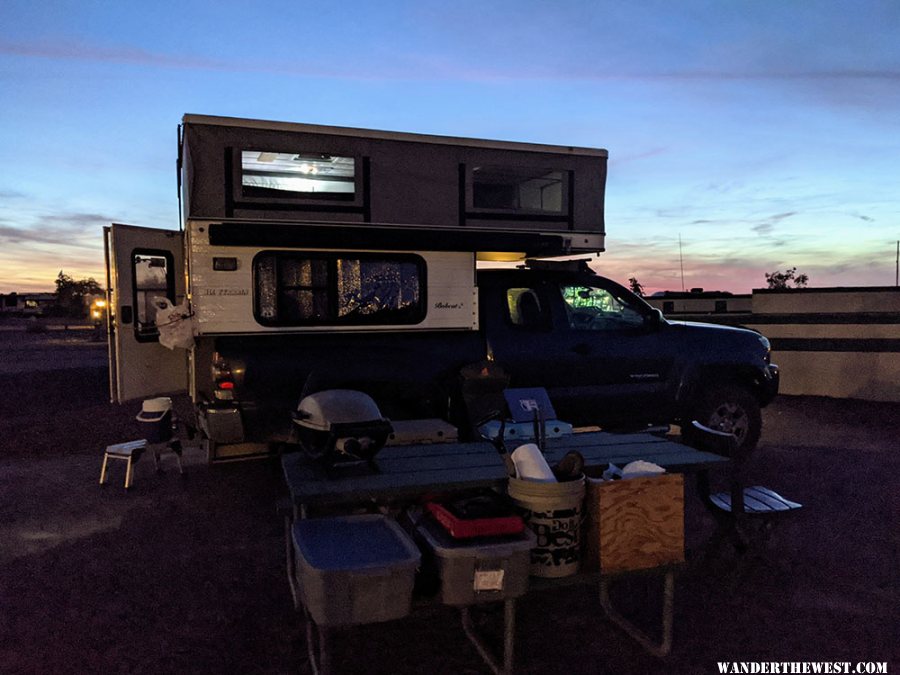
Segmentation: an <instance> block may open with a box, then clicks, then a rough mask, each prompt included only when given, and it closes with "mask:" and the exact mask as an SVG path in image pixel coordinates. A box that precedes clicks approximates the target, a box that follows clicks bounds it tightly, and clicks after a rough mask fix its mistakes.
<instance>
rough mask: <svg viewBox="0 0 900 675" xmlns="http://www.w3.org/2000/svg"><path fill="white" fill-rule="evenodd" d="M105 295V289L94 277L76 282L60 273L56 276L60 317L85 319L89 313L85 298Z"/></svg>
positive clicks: (57, 309) (57, 303) (57, 305)
mask: <svg viewBox="0 0 900 675" xmlns="http://www.w3.org/2000/svg"><path fill="white" fill-rule="evenodd" d="M100 293H103V288H102V287H101V286H100V284H98V283H97V282H96V281H95V280H94V279H93V278H92V277H91V278H88V279H79V280H77V281H76V280H75V279H73V278H72V277H70V276H69V275H68V274H66V273H65V272H63V271H62V270H60V271H59V274H58V275H57V276H56V308H55V309H56V312H57V313H58V314H59V315H60V316H70V317H83V316H85V313H86V312H87V307H86V305H85V302H84V297H85V296H87V295H98V294H100Z"/></svg>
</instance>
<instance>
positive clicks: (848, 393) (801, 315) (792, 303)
mask: <svg viewBox="0 0 900 675" xmlns="http://www.w3.org/2000/svg"><path fill="white" fill-rule="evenodd" d="M746 325H747V327H749V328H753V329H755V330H758V331H760V332H761V333H762V334H763V335H765V336H766V337H768V338H769V339H770V340H771V341H772V360H773V362H775V363H777V364H778V365H779V366H781V369H782V376H781V377H782V379H781V392H782V393H785V394H802V395H814V396H831V397H835V398H859V399H864V400H870V401H900V289H897V288H893V287H877V288H820V289H817V288H811V289H799V290H791V291H780V292H779V291H769V290H756V291H754V292H753V314H752V320H748V321H747V322H746Z"/></svg>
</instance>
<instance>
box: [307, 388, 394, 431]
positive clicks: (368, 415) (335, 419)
mask: <svg viewBox="0 0 900 675" xmlns="http://www.w3.org/2000/svg"><path fill="white" fill-rule="evenodd" d="M297 410H298V412H299V413H300V417H301V419H300V420H298V421H297V423H298V424H301V425H303V426H305V427H309V428H311V429H318V430H321V431H330V430H331V425H333V424H355V423H359V422H374V421H377V420H380V419H381V411H380V410H378V406H377V405H376V404H375V401H373V400H372V398H371V397H370V396H369V395H368V394H364V393H363V392H361V391H353V390H352V389H327V390H325V391H319V392H316V393H315V394H310V395H309V396H305V397H304V398H303V399H302V400H301V401H300V405H299V406H298V408H297Z"/></svg>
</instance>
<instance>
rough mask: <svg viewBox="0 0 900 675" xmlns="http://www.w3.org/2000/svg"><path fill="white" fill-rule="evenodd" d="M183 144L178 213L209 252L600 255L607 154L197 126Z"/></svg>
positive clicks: (190, 118) (201, 120)
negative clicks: (196, 224)
mask: <svg viewBox="0 0 900 675" xmlns="http://www.w3.org/2000/svg"><path fill="white" fill-rule="evenodd" d="M182 134H183V137H182V144H181V155H180V162H181V165H182V169H183V177H184V181H183V188H182V196H183V199H184V214H185V217H186V220H192V219H193V220H198V219H201V220H206V221H216V222H215V223H213V224H211V225H210V227H209V243H210V244H211V245H214V246H215V245H222V246H235V245H238V246H241V245H243V246H247V245H253V246H269V247H271V246H283V247H293V246H297V245H298V244H299V245H302V246H304V247H310V246H314V247H316V248H345V249H346V248H365V249H373V248H375V247H377V248H379V249H382V250H388V249H389V250H445V251H446V250H453V251H472V252H479V253H482V254H489V253H490V252H505V253H518V254H519V255H521V256H524V255H526V254H527V255H531V256H533V255H544V256H548V255H561V254H567V253H579V252H599V251H602V250H603V248H604V222H603V200H604V190H605V183H606V161H607V152H606V150H600V149H590V148H573V147H564V146H550V145H536V144H528V143H512V142H505V141H487V140H476V139H467V138H452V137H445V136H429V135H420V134H408V133H395V132H385V131H370V130H361V129H349V128H343V127H326V126H315V125H308V124H292V123H282V122H263V121H256V120H242V119H234V118H226V117H208V116H201V115H185V117H184V120H183V127H182ZM251 222H252V223H254V225H253V227H248V226H247V224H249V223H251ZM337 223H340V224H341V225H342V226H341V227H339V228H335V227H328V224H331V225H334V224H337ZM488 257H489V256H488Z"/></svg>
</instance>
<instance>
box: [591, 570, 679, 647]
mask: <svg viewBox="0 0 900 675" xmlns="http://www.w3.org/2000/svg"><path fill="white" fill-rule="evenodd" d="M663 583H664V586H663V608H662V640H661V641H660V642H659V643H656V642H654V641H653V640H652V639H651V638H650V637H649V636H648V635H647V634H646V633H645V632H643V631H642V630H641V629H639V628H638V627H637V626H635V625H634V624H633V623H632V622H631V621H629V620H628V619H626V618H625V617H624V616H623V615H622V614H620V613H619V612H618V611H617V610H616V608H615V607H613V605H612V602H611V601H610V599H609V580H608V579H606V578H601V579H600V606H601V607H602V608H603V611H604V612H606V616H607V617H608V618H609V619H610V621H612V622H613V623H615V624H616V625H617V626H619V627H620V628H621V629H622V630H624V631H625V632H626V633H628V635H630V636H631V637H632V638H634V640H635V641H637V642H638V643H639V644H640V645H641V646H642V647H643V648H644V649H646V650H647V651H648V652H649V653H650V654H653V655H654V656H659V657H663V656H667V655H668V654H669V652H671V651H672V632H673V623H674V605H675V573H674V572H673V571H672V570H667V571H666V576H665V579H664V582H663Z"/></svg>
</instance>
